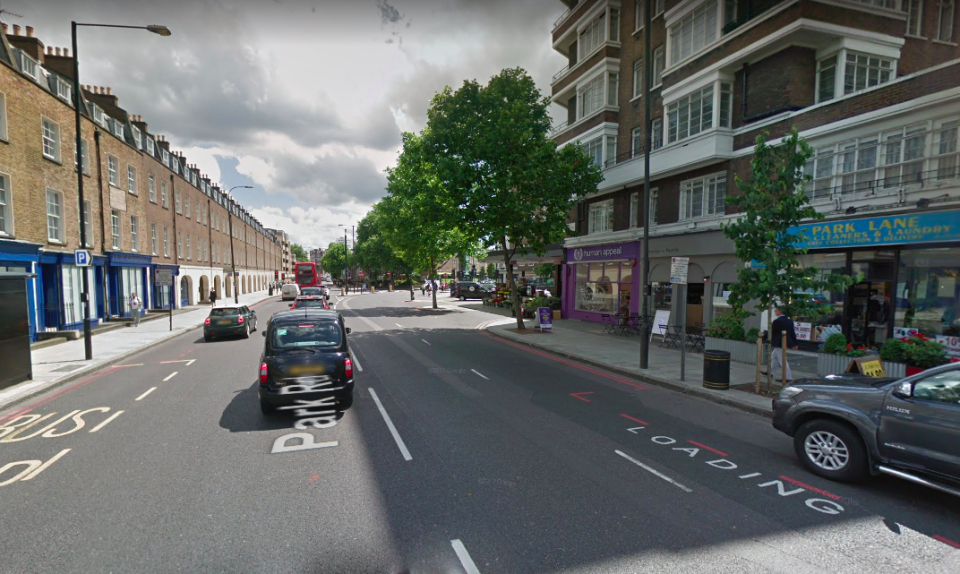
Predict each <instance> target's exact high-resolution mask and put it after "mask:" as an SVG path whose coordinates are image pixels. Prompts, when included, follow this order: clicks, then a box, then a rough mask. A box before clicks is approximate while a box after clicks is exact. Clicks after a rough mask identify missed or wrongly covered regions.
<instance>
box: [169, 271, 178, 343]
mask: <svg viewBox="0 0 960 574" xmlns="http://www.w3.org/2000/svg"><path fill="white" fill-rule="evenodd" d="M176 288H177V280H176V278H175V277H174V276H173V274H171V275H170V330H171V331H173V292H174V290H176Z"/></svg>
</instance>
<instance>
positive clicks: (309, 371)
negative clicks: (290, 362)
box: [290, 365, 326, 375]
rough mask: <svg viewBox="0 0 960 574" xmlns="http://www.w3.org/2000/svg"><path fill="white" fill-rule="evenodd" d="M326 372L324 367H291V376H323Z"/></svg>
mask: <svg viewBox="0 0 960 574" xmlns="http://www.w3.org/2000/svg"><path fill="white" fill-rule="evenodd" d="M324 371H326V369H324V368H323V366H322V365H321V366H317V365H294V366H292V367H290V374H291V375H322V374H323V373H324Z"/></svg>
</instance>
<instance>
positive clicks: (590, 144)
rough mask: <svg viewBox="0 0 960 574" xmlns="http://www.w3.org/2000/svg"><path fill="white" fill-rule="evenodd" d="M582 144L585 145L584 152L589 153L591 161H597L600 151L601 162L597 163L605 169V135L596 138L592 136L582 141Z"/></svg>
mask: <svg viewBox="0 0 960 574" xmlns="http://www.w3.org/2000/svg"><path fill="white" fill-rule="evenodd" d="M580 145H582V146H583V152H584V153H585V154H587V157H588V158H590V161H592V162H593V163H597V161H596V159H597V156H598V152H599V157H600V163H597V166H598V167H599V168H600V169H603V151H604V149H603V136H602V135H599V136H597V137H595V138H591V139H589V140H587V141H585V142H582V143H581V144H580Z"/></svg>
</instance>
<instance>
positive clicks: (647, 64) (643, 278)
mask: <svg viewBox="0 0 960 574" xmlns="http://www.w3.org/2000/svg"><path fill="white" fill-rule="evenodd" d="M652 12H653V6H652V5H651V4H650V3H649V2H648V3H647V5H645V6H644V10H643V21H644V26H645V28H644V29H643V49H644V56H643V58H644V62H643V64H644V70H643V97H644V101H643V105H644V112H643V126H644V128H643V132H644V135H645V136H646V139H645V141H644V145H643V253H642V254H641V255H642V258H643V262H642V264H641V265H642V266H641V268H640V288H641V289H642V292H641V298H640V301H641V303H642V310H641V314H642V315H643V319H642V320H641V321H640V325H642V328H643V333H641V334H640V368H641V369H647V368H649V366H650V365H649V362H650V327H651V325H650V322H649V318H650V299H651V296H652V295H653V293H651V291H650V147H651V146H652V145H653V137H652V135H653V134H652V133H651V130H652V126H653V120H652V119H651V118H650V113H651V109H650V87H651V84H652V82H653V77H652V76H653V52H652V47H651V44H652V43H651V39H650V20H651V19H652V18H653V14H652Z"/></svg>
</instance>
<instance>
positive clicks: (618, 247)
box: [567, 243, 637, 263]
mask: <svg viewBox="0 0 960 574" xmlns="http://www.w3.org/2000/svg"><path fill="white" fill-rule="evenodd" d="M636 256H637V244H636V243H610V244H607V245H591V246H590V247H574V248H572V249H567V263H580V262H583V261H607V260H610V259H634V258H636Z"/></svg>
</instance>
